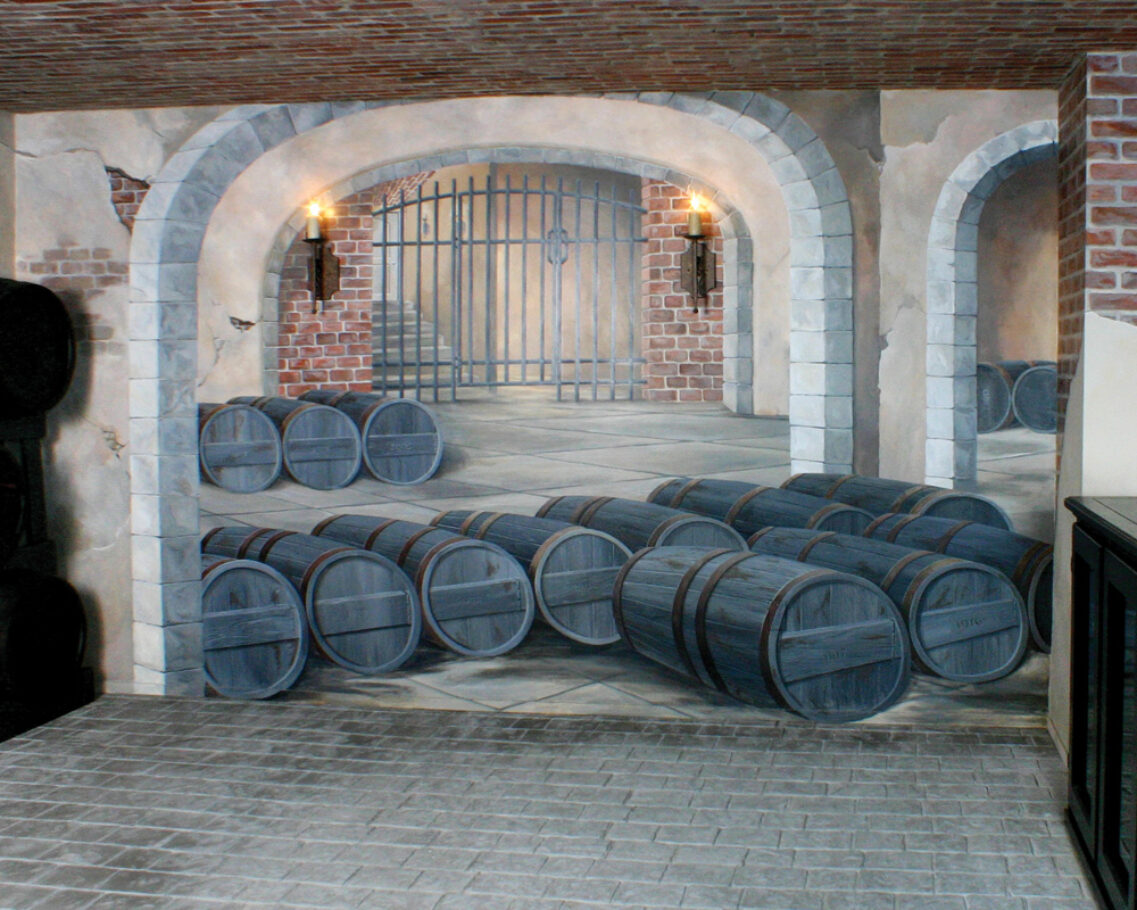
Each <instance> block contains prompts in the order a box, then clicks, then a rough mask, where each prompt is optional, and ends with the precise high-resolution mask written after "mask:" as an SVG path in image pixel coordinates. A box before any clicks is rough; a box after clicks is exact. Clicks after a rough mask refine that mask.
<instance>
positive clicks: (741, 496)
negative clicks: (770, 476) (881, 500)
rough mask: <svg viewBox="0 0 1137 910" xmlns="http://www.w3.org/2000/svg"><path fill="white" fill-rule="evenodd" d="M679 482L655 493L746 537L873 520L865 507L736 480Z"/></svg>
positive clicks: (854, 527)
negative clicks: (772, 530) (779, 529)
mask: <svg viewBox="0 0 1137 910" xmlns="http://www.w3.org/2000/svg"><path fill="white" fill-rule="evenodd" d="M679 481H681V482H682V485H681V486H679V487H677V488H668V487H657V488H656V491H655V492H657V493H659V494H660V495H661V496H662V495H667V493H668V492H670V493H671V500H670V502H668V503H667V505H669V506H670V507H671V508H674V509H683V510H685V511H690V512H695V513H697V514H699V515H705V516H707V517H709V518H717V519H718V520H720V521H723V522H726V523H727V524H729V525H730V526H731V527H733V528H734V529H735V530H736V531H738V532H739V533H740V534H743V535H745V536H749V535H751V534H753V533H754V532H755V531H758V530H761V529H762V528H766V527H770V526H778V527H789V528H815V529H817V530H825V531H839V532H842V533H846V534H860V533H861V532H862V531H864V529H865V528H867V527H868V526H869V523H870V522H871V521H872V515H870V514H869V513H868V512H866V511H865V510H864V509H858V508H857V507H856V506H850V505H846V504H844V503H840V502H833V501H832V500H827V499H824V498H822V497H818V496H810V495H808V494H805V493H795V492H793V491H792V490H782V489H779V488H777V487H766V486H761V485H758V484H749V483H743V482H741V481H736V480H712V479H699V480H692V479H690V478H679Z"/></svg>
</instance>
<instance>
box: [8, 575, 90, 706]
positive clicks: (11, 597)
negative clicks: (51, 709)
mask: <svg viewBox="0 0 1137 910" xmlns="http://www.w3.org/2000/svg"><path fill="white" fill-rule="evenodd" d="M86 643H87V619H86V615H85V613H84V612H83V603H82V601H80V599H79V595H78V593H77V592H76V591H75V589H74V588H73V587H72V586H71V585H70V584H69V583H68V582H67V581H65V580H64V579H62V578H57V577H56V576H54V575H46V574H44V573H42V572H36V571H33V570H31V569H4V570H3V571H0V701H4V700H9V699H11V700H15V701H27V702H36V703H45V702H51V701H53V700H54V699H55V698H56V697H57V696H58V694H59V693H58V691H57V690H58V687H59V684H60V682H61V681H63V680H72V679H73V678H74V675H75V671H76V670H77V669H78V667H79V663H80V661H81V660H82V659H83V650H84V648H85V647H86Z"/></svg>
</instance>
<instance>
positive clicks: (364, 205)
mask: <svg viewBox="0 0 1137 910" xmlns="http://www.w3.org/2000/svg"><path fill="white" fill-rule="evenodd" d="M432 173H433V172H432V171H428V172H425V173H421V174H413V175H411V176H409V177H403V178H400V179H398V180H391V181H389V182H386V183H382V184H379V185H378V186H374V187H369V188H368V189H365V190H361V191H359V192H357V193H354V194H352V195H350V196H345V197H344V198H343V199H339V200H337V201H336V202H335V203H334V204H333V205H332V206H331V207H330V210H329V211H328V212H326V213H325V216H324V236H325V237H326V238H327V241H328V245H329V247H330V249H331V250H332V252H333V253H334V254H335V256H336V257H337V258H338V259H339V261H340V290H339V291H338V292H337V293H336V294H335V296H333V297H332V298H331V299H330V300H327V301H325V303H324V306H323V311H322V312H319V313H313V312H312V293H311V290H310V288H309V286H308V261H309V259H310V257H311V247H310V246H309V244H307V243H306V242H305V241H304V240H303V237H302V234H297V235H296V238H295V239H294V240H293V242H292V245H291V246H290V247H289V248H288V252H287V253H286V254H285V256H284V265H283V268H282V270H281V275H280V342H279V343H280V347H279V349H278V352H277V362H278V364H279V370H280V375H279V391H280V394H282V395H286V396H288V397H292V398H294V397H296V396H297V395H300V394H301V393H303V392H307V391H309V390H310V389H317V388H319V389H344V390H350V391H354V392H369V391H371V383H372V363H371V308H372V303H373V300H374V289H373V287H372V276H373V272H374V267H373V256H374V248H373V240H374V238H373V228H372V217H371V213H372V212H373V211H374V210H375V208H376V207H377V206H378V205H379V203H380V201H381V200H383V199H384V198H389V199H391V200H392V201H393V200H395V199H397V198H398V194H399V193H400V192H406V193H411V192H413V191H414V190H416V189H417V188H418V187H419V186H420V185H421V184H422V183H423V182H424V181H426V180H427V179H428V178H429V177H430V176H431V174H432Z"/></svg>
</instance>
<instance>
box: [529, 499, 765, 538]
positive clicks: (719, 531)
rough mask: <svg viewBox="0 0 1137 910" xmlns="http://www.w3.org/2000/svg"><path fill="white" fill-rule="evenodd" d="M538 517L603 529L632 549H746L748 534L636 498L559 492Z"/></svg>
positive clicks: (688, 513) (718, 522)
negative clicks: (564, 494) (560, 493)
mask: <svg viewBox="0 0 1137 910" xmlns="http://www.w3.org/2000/svg"><path fill="white" fill-rule="evenodd" d="M537 517H538V518H553V519H556V520H558V521H568V522H572V523H573V524H575V525H582V526H583V527H586V528H592V529H594V530H597V531H603V532H604V533H605V534H610V535H611V536H612V537H615V538H616V539H617V540H618V541H620V542H621V543H623V544H624V545H625V546H627V547H628V548H629V549H631V550H633V551H635V550H639V549H641V548H642V547H678V546H690V547H726V548H728V549H732V550H745V549H746V540H745V538H744V537H743V536H742V535H741V534H739V533H738V532H737V531H736V530H734V528H732V527H731V526H730V525H728V524H725V523H724V522H721V521H717V520H716V519H714V518H707V517H706V516H703V515H692V514H691V513H690V512H681V511H680V510H679V509H670V508H668V507H667V506H660V505H656V504H655V503H651V502H637V501H636V500H634V499H617V498H615V497H614V496H556V497H554V498H553V499H550V500H549V501H548V502H546V503H545V504H544V505H543V506H541V508H540V509H539V510H538V512H537Z"/></svg>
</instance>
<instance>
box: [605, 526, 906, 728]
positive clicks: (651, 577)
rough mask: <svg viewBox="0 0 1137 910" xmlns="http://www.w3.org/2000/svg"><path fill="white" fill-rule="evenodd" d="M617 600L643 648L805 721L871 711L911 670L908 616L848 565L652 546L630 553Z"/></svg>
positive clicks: (897, 690) (629, 634)
mask: <svg viewBox="0 0 1137 910" xmlns="http://www.w3.org/2000/svg"><path fill="white" fill-rule="evenodd" d="M613 600H614V604H615V610H616V622H617V624H618V625H619V627H620V631H621V634H622V636H623V638H624V640H625V641H626V642H627V643H628V644H629V645H630V646H631V647H632V648H633V650H635V651H637V652H638V653H639V654H642V655H643V656H644V657H647V658H650V659H651V660H654V661H656V662H657V663H661V664H663V665H664V666H665V667H668V668H670V669H672V670H675V671H677V672H679V673H682V674H684V675H686V676H688V677H691V678H693V679H696V680H698V681H699V682H702V683H704V684H705V685H708V686H713V687H714V688H717V689H718V690H719V691H721V692H725V693H727V694H729V695H731V696H733V697H735V698H737V699H740V700H741V701H745V702H749V703H751V704H755V705H760V706H773V705H781V706H782V707H785V708H788V709H789V710H791V711H794V712H796V713H798V714H800V715H802V716H803V717H807V718H809V719H810V720H815V721H821V722H825V723H836V722H844V721H852V720H859V719H861V718H864V717H869V716H871V715H873V714H876V713H877V712H879V711H882V710H884V709H885V708H887V707H888V706H889V705H891V704H893V703H894V702H895V701H896V700H897V699H898V698H900V696H901V695H903V694H904V691H905V690H906V689H907V687H908V683H909V680H910V666H909V665H910V663H911V651H910V647H909V643H908V636H907V634H906V633H905V631H904V621H903V619H902V618H901V617H900V615H899V614H898V613H897V611H896V607H895V606H893V604H892V602H891V601H890V600H889V599H888V598H887V597H885V596H884V594H883V593H881V591H880V590H879V589H878V588H876V587H875V586H874V585H872V584H870V583H869V582H867V581H865V580H863V579H861V578H857V577H855V576H852V575H846V574H843V573H840V572H833V571H830V570H827V569H817V568H811V567H807V566H803V565H801V564H800V563H795V562H790V561H789V560H785V559H778V558H777V557H773V556H761V555H759V554H756V553H738V552H735V551H732V550H716V549H707V548H703V547H656V548H652V549H643V550H640V551H639V552H638V553H636V554H635V556H633V557H632V558H631V559H630V560H629V561H628V562H627V564H626V565H625V566H624V568H623V569H622V570H621V572H620V575H619V576H618V577H617V579H616V585H615V592H614V596H613Z"/></svg>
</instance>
